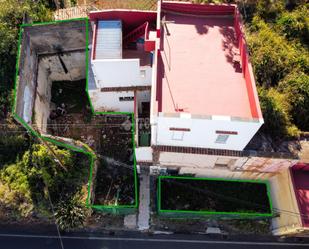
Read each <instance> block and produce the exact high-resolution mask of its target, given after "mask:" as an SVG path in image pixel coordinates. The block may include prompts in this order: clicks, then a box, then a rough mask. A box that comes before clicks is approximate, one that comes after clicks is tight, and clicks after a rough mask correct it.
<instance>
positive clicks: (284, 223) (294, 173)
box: [271, 163, 309, 236]
mask: <svg viewBox="0 0 309 249" xmlns="http://www.w3.org/2000/svg"><path fill="white" fill-rule="evenodd" d="M271 189H272V192H273V196H276V198H273V200H274V203H273V204H274V205H275V206H276V207H280V209H278V210H275V211H276V212H277V213H278V214H279V215H278V216H275V218H273V222H272V228H273V233H274V234H275V235H297V236H309V215H308V214H309V164H301V163H299V164H296V165H295V166H293V167H292V168H290V170H288V171H283V172H280V174H278V176H277V177H276V178H275V179H274V180H273V181H272V184H271Z"/></svg>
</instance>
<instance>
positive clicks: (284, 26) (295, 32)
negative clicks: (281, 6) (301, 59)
mask: <svg viewBox="0 0 309 249" xmlns="http://www.w3.org/2000/svg"><path fill="white" fill-rule="evenodd" d="M308 15H309V13H308V8H307V7H305V6H303V7H301V8H298V9H297V10H295V11H293V12H285V13H284V14H283V15H282V16H281V17H280V18H279V19H278V21H277V26H278V27H279V29H280V30H281V32H282V33H283V34H284V35H285V36H286V37H287V38H288V39H295V38H297V39H299V40H301V41H302V42H303V43H304V44H308V41H309V19H308Z"/></svg>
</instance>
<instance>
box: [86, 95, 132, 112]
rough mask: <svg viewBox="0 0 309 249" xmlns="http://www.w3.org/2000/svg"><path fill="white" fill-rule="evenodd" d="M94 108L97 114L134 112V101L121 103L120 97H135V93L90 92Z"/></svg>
mask: <svg viewBox="0 0 309 249" xmlns="http://www.w3.org/2000/svg"><path fill="white" fill-rule="evenodd" d="M89 95H90V98H91V102H92V105H93V108H94V110H95V111H97V112H104V111H105V112H106V111H114V112H134V101H133V100H132V101H119V97H134V92H133V91H129V92H101V91H100V90H90V91H89Z"/></svg>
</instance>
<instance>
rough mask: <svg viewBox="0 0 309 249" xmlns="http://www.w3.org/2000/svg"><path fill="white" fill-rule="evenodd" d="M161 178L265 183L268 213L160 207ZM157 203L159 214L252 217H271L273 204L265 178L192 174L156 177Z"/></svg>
mask: <svg viewBox="0 0 309 249" xmlns="http://www.w3.org/2000/svg"><path fill="white" fill-rule="evenodd" d="M161 179H187V180H196V181H205V180H207V181H226V182H253V183H261V184H265V185H266V190H267V197H268V201H269V208H270V213H241V212H216V211H194V210H172V209H171V210H168V209H161ZM157 204H158V213H159V214H160V213H161V214H181V213H183V214H192V215H226V216H230V217H233V216H237V217H241V218H252V217H272V216H273V204H272V199H271V195H270V184H269V182H268V181H266V180H253V179H248V180H245V179H225V178H212V177H192V176H164V175H161V176H159V177H158V188H157Z"/></svg>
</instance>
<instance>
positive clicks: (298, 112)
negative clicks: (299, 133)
mask: <svg viewBox="0 0 309 249" xmlns="http://www.w3.org/2000/svg"><path fill="white" fill-rule="evenodd" d="M279 88H280V90H281V91H282V92H283V93H285V95H286V96H287V97H286V101H287V102H288V103H289V105H290V106H291V111H290V113H291V116H292V118H293V121H294V123H295V124H296V125H297V127H299V128H300V129H301V130H304V131H309V76H308V75H307V74H305V73H303V72H293V73H291V74H290V75H288V76H287V77H286V78H285V79H284V80H283V81H282V82H281V83H280V85H279Z"/></svg>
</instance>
